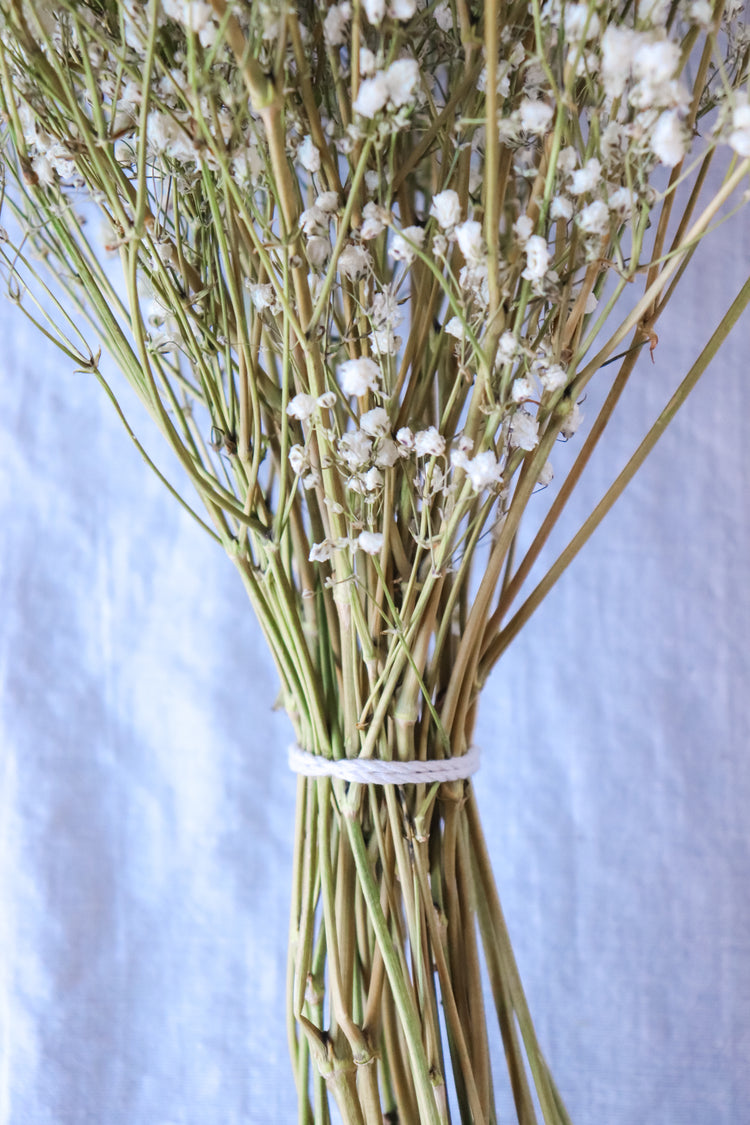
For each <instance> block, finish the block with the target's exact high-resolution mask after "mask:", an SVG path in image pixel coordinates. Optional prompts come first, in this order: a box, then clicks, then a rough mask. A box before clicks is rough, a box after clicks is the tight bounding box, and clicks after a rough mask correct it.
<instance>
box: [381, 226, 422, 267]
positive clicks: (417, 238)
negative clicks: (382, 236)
mask: <svg viewBox="0 0 750 1125" xmlns="http://www.w3.org/2000/svg"><path fill="white" fill-rule="evenodd" d="M424 236H425V229H424V227H404V229H403V230H402V231H401V232H400V233H399V234H396V236H395V237H394V239H393V242H392V243H391V245H390V246H389V247H388V254H389V256H390V257H391V258H393V259H394V261H396V262H413V261H414V259H415V258H416V256H417V255H416V253H415V251H414V249H413V247H412V246H410V245H409V243H410V242H413V243H415V244H416V245H417V246H419V247H421V246H422V243H423V242H424ZM407 239H408V240H409V241H408V242H407Z"/></svg>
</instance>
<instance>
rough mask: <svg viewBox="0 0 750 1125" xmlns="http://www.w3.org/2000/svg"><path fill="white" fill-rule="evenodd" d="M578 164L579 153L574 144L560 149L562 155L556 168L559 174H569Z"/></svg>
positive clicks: (562, 175)
mask: <svg viewBox="0 0 750 1125" xmlns="http://www.w3.org/2000/svg"><path fill="white" fill-rule="evenodd" d="M577 164H578V153H577V152H576V150H575V148H574V147H573V145H566V146H565V148H561V149H560V155H559V156H558V158H557V164H556V165H555V168H556V169H557V173H558V175H559V176H561V177H564V176H569V175H570V173H571V172H572V171H573V169H574V168H575V167H576V165H577Z"/></svg>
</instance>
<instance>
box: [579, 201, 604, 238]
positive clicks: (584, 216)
mask: <svg viewBox="0 0 750 1125" xmlns="http://www.w3.org/2000/svg"><path fill="white" fill-rule="evenodd" d="M576 222H577V224H578V226H579V227H580V229H581V230H582V231H583V233H584V234H598V235H605V234H607V233H608V231H609V208H608V207H607V204H606V203H602V201H601V199H595V200H594V202H593V203H589V205H588V207H584V208H583V210H582V211H581V212H580V214H579V215H578V216H577V218H576Z"/></svg>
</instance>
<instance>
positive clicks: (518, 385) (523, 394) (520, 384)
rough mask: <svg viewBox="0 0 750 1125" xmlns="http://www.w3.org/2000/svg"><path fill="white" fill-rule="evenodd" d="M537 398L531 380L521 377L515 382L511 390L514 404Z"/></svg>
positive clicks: (524, 376)
mask: <svg viewBox="0 0 750 1125" xmlns="http://www.w3.org/2000/svg"><path fill="white" fill-rule="evenodd" d="M535 396H536V391H535V389H534V385H533V384H532V382H531V379H529V378H528V376H526V375H519V376H518V377H517V378H516V379H514V380H513V386H512V387H511V389H510V397H511V398H512V399H513V401H514V402H528V400H529V399H533V398H535Z"/></svg>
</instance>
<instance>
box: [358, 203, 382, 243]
mask: <svg viewBox="0 0 750 1125" xmlns="http://www.w3.org/2000/svg"><path fill="white" fill-rule="evenodd" d="M387 217H388V212H387V211H386V210H385V209H384V208H383V207H379V206H378V205H377V203H373V202H372V201H371V202H370V203H365V205H364V207H363V208H362V218H363V219H364V222H363V223H362V226H361V227H360V228H359V237H360V238H363V239H364V240H365V241H368V240H369V239H371V238H377V237H378V235H379V234H382V232H383V231H384V230H385V222H384V219H386V218H387Z"/></svg>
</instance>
